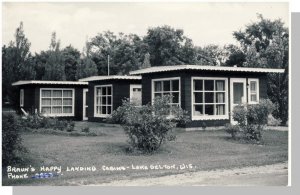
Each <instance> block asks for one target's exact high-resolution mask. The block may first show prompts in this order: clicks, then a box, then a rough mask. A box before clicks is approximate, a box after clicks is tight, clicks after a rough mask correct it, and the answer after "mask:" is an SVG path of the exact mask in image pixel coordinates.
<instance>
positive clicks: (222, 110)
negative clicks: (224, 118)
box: [216, 104, 225, 115]
mask: <svg viewBox="0 0 300 195" xmlns="http://www.w3.org/2000/svg"><path fill="white" fill-rule="evenodd" d="M216 109H217V110H216V115H224V114H225V104H221V105H217V106H216Z"/></svg>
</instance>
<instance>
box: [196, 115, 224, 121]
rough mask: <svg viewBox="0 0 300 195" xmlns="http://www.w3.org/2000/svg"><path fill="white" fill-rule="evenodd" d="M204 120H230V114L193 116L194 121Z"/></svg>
mask: <svg viewBox="0 0 300 195" xmlns="http://www.w3.org/2000/svg"><path fill="white" fill-rule="evenodd" d="M203 120H229V116H218V117H216V116H211V117H209V116H192V121H203Z"/></svg>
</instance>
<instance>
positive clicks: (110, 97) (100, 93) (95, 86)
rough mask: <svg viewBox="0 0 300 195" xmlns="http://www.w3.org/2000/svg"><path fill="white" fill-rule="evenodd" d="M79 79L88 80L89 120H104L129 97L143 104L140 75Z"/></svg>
mask: <svg viewBox="0 0 300 195" xmlns="http://www.w3.org/2000/svg"><path fill="white" fill-rule="evenodd" d="M79 81H85V82H88V83H89V85H88V89H89V96H88V107H89V109H88V120H89V121H95V122H103V121H105V119H106V118H107V117H108V116H109V115H110V114H111V113H112V112H113V110H115V109H117V108H118V107H119V106H121V105H122V100H124V99H126V98H129V99H130V100H131V101H135V102H136V103H137V104H141V101H142V100H141V91H142V89H141V77H140V76H118V75H113V76H92V77H88V78H84V79H80V80H79Z"/></svg>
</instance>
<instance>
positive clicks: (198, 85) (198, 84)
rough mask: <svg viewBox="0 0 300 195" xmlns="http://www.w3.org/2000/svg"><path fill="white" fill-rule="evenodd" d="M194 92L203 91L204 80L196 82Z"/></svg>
mask: <svg viewBox="0 0 300 195" xmlns="http://www.w3.org/2000/svg"><path fill="white" fill-rule="evenodd" d="M194 90H196V91H202V90H203V81H202V80H194Z"/></svg>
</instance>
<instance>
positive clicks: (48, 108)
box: [42, 107, 51, 114]
mask: <svg viewBox="0 0 300 195" xmlns="http://www.w3.org/2000/svg"><path fill="white" fill-rule="evenodd" d="M42 113H43V114H51V107H42Z"/></svg>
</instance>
